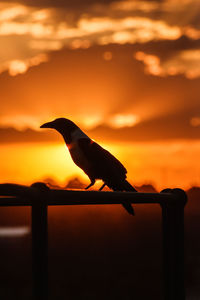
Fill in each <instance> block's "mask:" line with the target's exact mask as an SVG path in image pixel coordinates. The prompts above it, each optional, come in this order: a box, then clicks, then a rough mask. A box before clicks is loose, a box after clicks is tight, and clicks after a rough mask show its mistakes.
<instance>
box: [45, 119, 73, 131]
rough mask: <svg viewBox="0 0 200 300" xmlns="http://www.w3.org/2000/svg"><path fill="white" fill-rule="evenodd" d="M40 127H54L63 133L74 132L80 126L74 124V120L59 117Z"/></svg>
mask: <svg viewBox="0 0 200 300" xmlns="http://www.w3.org/2000/svg"><path fill="white" fill-rule="evenodd" d="M40 128H53V129H56V130H57V131H58V132H60V133H61V134H62V133H63V131H65V132H66V131H68V132H72V131H73V130H75V129H77V128H78V127H77V126H76V124H74V123H73V122H72V121H70V120H68V119H65V118H58V119H55V120H54V121H52V122H48V123H44V124H43V125H41V126H40Z"/></svg>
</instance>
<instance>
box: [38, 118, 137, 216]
mask: <svg viewBox="0 0 200 300" xmlns="http://www.w3.org/2000/svg"><path fill="white" fill-rule="evenodd" d="M40 128H53V129H56V130H57V131H58V132H59V133H60V134H61V135H62V136H63V138H64V140H65V143H66V145H67V147H68V149H69V152H70V154H71V157H72V159H73V161H74V163H75V164H76V165H77V166H78V167H80V168H81V169H82V170H83V171H84V172H85V173H86V174H87V176H88V177H89V179H90V181H91V183H90V184H89V185H88V186H87V187H86V189H88V188H90V187H91V186H93V185H94V184H95V181H96V179H101V180H102V181H103V182H104V184H103V185H102V186H101V188H100V190H102V189H103V188H104V187H105V186H106V185H107V186H108V187H109V188H111V189H112V190H114V191H131V192H137V191H136V189H134V187H133V186H132V185H131V184H130V183H129V182H128V181H127V180H126V173H127V170H126V169H125V168H124V166H123V165H122V164H121V163H120V162H119V160H117V159H116V158H115V157H114V156H113V155H112V154H111V153H110V152H108V151H107V150H105V149H104V148H102V147H101V146H100V145H98V144H97V143H95V142H94V141H92V140H91V139H90V138H89V137H88V136H87V135H86V134H85V133H84V132H83V131H82V130H81V129H80V128H79V127H78V126H77V125H76V124H74V123H73V122H72V121H70V120H68V119H65V118H59V119H56V120H54V121H52V122H48V123H45V124H43V125H41V126H40ZM122 205H123V206H124V208H125V209H126V210H127V211H128V212H129V213H130V214H131V215H134V210H133V208H132V206H131V204H130V203H129V202H128V201H126V202H123V203H122Z"/></svg>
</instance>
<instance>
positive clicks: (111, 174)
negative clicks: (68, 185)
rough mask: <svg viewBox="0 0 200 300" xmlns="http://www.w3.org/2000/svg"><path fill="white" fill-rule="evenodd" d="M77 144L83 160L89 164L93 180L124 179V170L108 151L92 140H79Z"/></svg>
mask: <svg viewBox="0 0 200 300" xmlns="http://www.w3.org/2000/svg"><path fill="white" fill-rule="evenodd" d="M78 144H79V147H80V149H81V151H82V153H83V155H84V157H85V159H86V160H87V161H88V162H89V165H90V172H91V173H92V174H93V175H94V176H93V177H94V178H95V179H102V180H103V181H104V182H107V181H108V180H110V179H111V178H112V180H114V179H115V178H116V180H124V179H125V178H126V173H127V171H126V169H125V168H124V166H123V165H122V164H121V163H120V161H119V160H118V159H116V158H115V157H114V156H113V155H112V154H111V153H110V152H109V151H107V150H105V149H104V148H102V147H101V146H100V145H98V144H97V143H95V142H94V141H92V140H87V139H80V140H79V141H78Z"/></svg>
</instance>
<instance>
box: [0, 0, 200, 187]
mask: <svg viewBox="0 0 200 300" xmlns="http://www.w3.org/2000/svg"><path fill="white" fill-rule="evenodd" d="M199 14H200V2H199V1H197V0H163V1H135V0H134V1H132V0H130V1H92V0H88V1H84V3H83V1H80V0H77V1H45V0H44V1H37V0H36V1H35V0H34V1H30V0H29V1H15V2H12V1H1V3H0V43H1V47H0V97H1V102H0V108H1V109H0V144H1V146H0V155H1V158H2V163H1V169H0V181H2V182H6V181H7V182H8V181H9V182H17V183H25V184H30V183H32V182H34V181H36V180H42V179H44V178H47V177H48V178H54V179H55V180H57V181H58V182H60V183H62V184H64V182H65V181H66V180H67V178H71V177H73V176H81V178H82V179H83V180H84V181H85V182H86V183H87V178H86V177H85V176H84V175H83V173H82V171H81V170H78V168H77V167H76V166H74V165H73V163H72V162H71V160H70V157H69V154H68V153H67V151H66V147H65V145H64V143H63V141H62V139H61V137H60V136H59V135H58V134H56V133H55V132H52V131H43V132H41V130H40V129H39V126H40V124H42V123H44V122H47V121H50V120H52V119H54V118H56V117H66V118H69V119H71V120H73V121H74V122H76V123H77V124H78V125H79V126H80V127H81V128H82V129H83V130H85V132H86V133H87V134H88V135H90V136H91V138H93V139H94V140H96V141H97V142H99V143H100V144H101V145H103V146H105V147H106V149H108V150H110V151H111V152H112V153H113V154H114V155H116V156H117V157H118V158H119V159H120V160H121V161H122V163H123V164H124V165H125V167H126V168H127V170H128V178H129V179H130V181H131V182H132V183H135V184H136V185H137V184H138V185H139V184H142V183H152V184H155V185H156V186H157V187H158V188H160V189H161V188H164V187H173V186H179V187H183V188H188V187H189V186H191V185H197V184H198V185H199V184H200V162H199V160H198V158H199V151H200V101H199V92H200V18H199Z"/></svg>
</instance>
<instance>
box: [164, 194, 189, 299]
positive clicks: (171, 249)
mask: <svg viewBox="0 0 200 300" xmlns="http://www.w3.org/2000/svg"><path fill="white" fill-rule="evenodd" d="M162 192H163V193H172V194H173V195H174V200H170V201H166V202H163V203H161V207H162V219H163V260H164V299H165V300H177V299H179V300H185V286H184V206H185V204H186V202H187V196H186V193H185V192H184V191H183V190H181V189H173V190H171V189H166V190H163V191H162Z"/></svg>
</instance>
